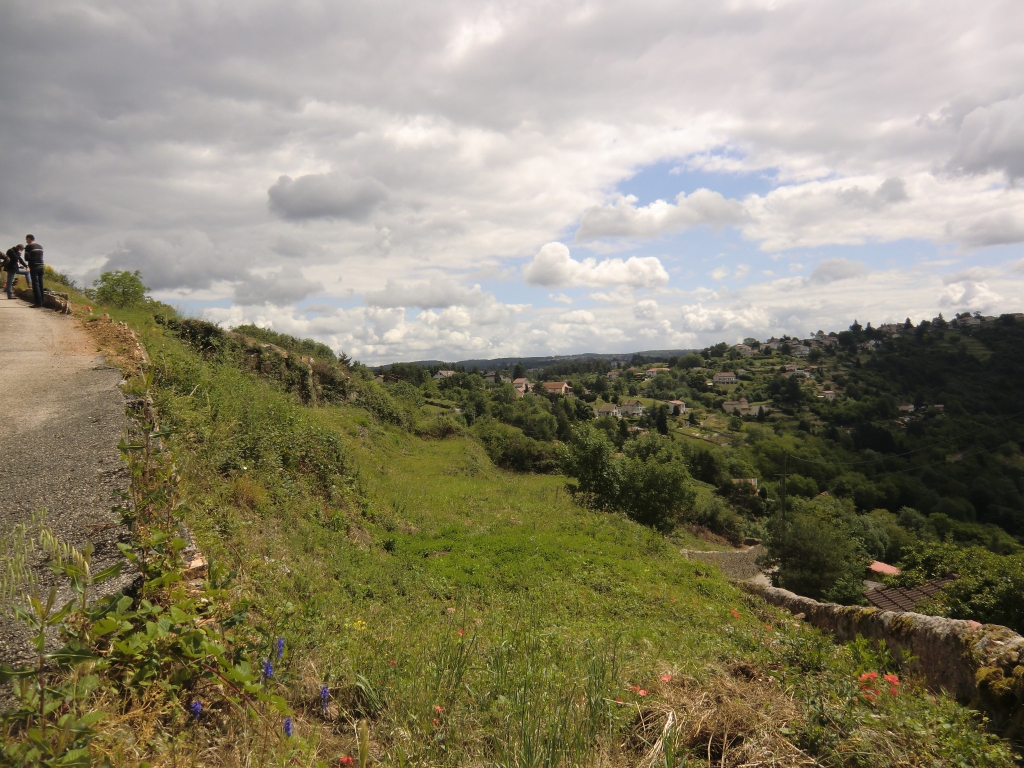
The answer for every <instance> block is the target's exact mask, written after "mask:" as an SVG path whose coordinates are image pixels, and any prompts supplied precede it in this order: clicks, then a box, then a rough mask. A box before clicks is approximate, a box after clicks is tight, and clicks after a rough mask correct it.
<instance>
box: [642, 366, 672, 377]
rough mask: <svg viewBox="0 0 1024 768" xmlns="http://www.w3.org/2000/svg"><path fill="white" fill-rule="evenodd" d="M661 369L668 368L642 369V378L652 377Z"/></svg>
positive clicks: (665, 369) (666, 369)
mask: <svg viewBox="0 0 1024 768" xmlns="http://www.w3.org/2000/svg"><path fill="white" fill-rule="evenodd" d="M662 371H665V372H668V368H648V369H647V370H646V371H644V378H645V379H653V378H654V377H655V376H657V375H658V374H659V373H661V372H662Z"/></svg>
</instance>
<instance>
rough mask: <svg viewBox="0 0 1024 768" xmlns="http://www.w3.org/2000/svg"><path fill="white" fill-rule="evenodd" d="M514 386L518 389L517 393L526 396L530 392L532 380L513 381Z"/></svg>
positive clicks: (519, 379) (520, 379)
mask: <svg viewBox="0 0 1024 768" xmlns="http://www.w3.org/2000/svg"><path fill="white" fill-rule="evenodd" d="M512 386H513V387H515V388H516V392H518V393H519V394H520V395H525V394H526V393H527V392H529V391H530V380H529V379H527V378H518V379H513V380H512Z"/></svg>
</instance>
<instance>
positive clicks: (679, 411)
mask: <svg viewBox="0 0 1024 768" xmlns="http://www.w3.org/2000/svg"><path fill="white" fill-rule="evenodd" d="M668 405H669V409H670V410H669V413H671V414H672V415H673V416H682V415H683V414H684V413H686V403H684V402H683V401H682V400H669V401H668Z"/></svg>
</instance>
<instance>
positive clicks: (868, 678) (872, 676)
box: [858, 672, 878, 683]
mask: <svg viewBox="0 0 1024 768" xmlns="http://www.w3.org/2000/svg"><path fill="white" fill-rule="evenodd" d="M877 679H878V673H877V672H865V673H864V674H863V675H861V676H860V678H859V679H858V682H861V683H868V682H870V683H873V682H875V680H877Z"/></svg>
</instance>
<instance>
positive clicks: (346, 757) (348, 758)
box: [338, 755, 356, 765]
mask: <svg viewBox="0 0 1024 768" xmlns="http://www.w3.org/2000/svg"><path fill="white" fill-rule="evenodd" d="M338 762H339V763H341V764H342V765H355V762H356V761H355V760H353V759H352V757H351V756H350V755H342V756H341V757H340V758H339V759H338Z"/></svg>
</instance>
